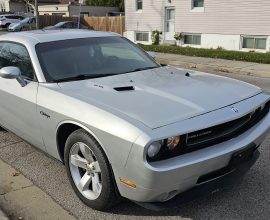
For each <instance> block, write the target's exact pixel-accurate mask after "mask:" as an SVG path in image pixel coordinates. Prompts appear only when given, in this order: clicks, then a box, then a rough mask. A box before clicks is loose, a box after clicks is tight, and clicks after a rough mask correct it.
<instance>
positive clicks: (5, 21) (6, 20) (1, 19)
mask: <svg viewBox="0 0 270 220" xmlns="http://www.w3.org/2000/svg"><path fill="white" fill-rule="evenodd" d="M21 20H23V17H22V16H20V15H15V14H7V15H1V16H0V26H1V27H2V28H7V27H8V26H9V25H10V24H12V23H18V22H20V21H21Z"/></svg>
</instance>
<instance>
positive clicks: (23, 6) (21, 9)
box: [0, 0, 65, 14]
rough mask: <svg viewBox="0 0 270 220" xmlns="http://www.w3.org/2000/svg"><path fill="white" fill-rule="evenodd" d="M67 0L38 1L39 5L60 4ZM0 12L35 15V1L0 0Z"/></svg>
mask: <svg viewBox="0 0 270 220" xmlns="http://www.w3.org/2000/svg"><path fill="white" fill-rule="evenodd" d="M61 1H65V0H38V4H39V5H47V4H59V3H60V2H61ZM0 12H15V13H16V14H24V13H32V14H34V5H33V1H24V0H0Z"/></svg>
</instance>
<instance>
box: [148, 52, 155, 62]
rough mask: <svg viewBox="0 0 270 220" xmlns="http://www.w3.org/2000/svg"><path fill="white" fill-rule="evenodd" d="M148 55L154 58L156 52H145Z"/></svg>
mask: <svg viewBox="0 0 270 220" xmlns="http://www.w3.org/2000/svg"><path fill="white" fill-rule="evenodd" d="M147 53H148V55H149V56H150V57H152V58H153V59H154V60H155V59H156V53H155V52H151V51H149V52H147Z"/></svg>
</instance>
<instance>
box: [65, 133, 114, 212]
mask: <svg viewBox="0 0 270 220" xmlns="http://www.w3.org/2000/svg"><path fill="white" fill-rule="evenodd" d="M65 165H66V170H67V174H68V177H69V180H70V182H71V185H72V188H73V189H74V191H75V193H76V194H77V196H78V197H79V198H80V199H81V200H82V201H83V202H84V203H85V204H86V205H88V206H90V207H92V208H94V209H97V210H107V209H109V208H111V207H112V206H113V205H114V204H116V202H117V201H118V198H119V196H118V193H117V189H116V186H115V183H114V177H113V173H112V170H111V167H110V164H109V162H108V159H107V157H106V155H105V153H104V152H103V150H102V149H101V147H100V146H99V144H98V143H97V141H96V140H95V139H94V138H93V137H92V136H91V135H90V134H88V133H87V132H86V131H84V130H83V129H80V130H77V131H74V132H73V133H72V134H71V135H70V136H69V137H68V139H67V142H66V145H65Z"/></svg>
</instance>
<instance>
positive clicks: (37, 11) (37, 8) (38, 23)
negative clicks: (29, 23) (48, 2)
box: [35, 0, 39, 30]
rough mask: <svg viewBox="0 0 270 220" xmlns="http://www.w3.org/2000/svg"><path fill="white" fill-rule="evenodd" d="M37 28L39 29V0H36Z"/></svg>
mask: <svg viewBox="0 0 270 220" xmlns="http://www.w3.org/2000/svg"><path fill="white" fill-rule="evenodd" d="M35 15H36V29H37V30H38V29H39V14H38V0H35Z"/></svg>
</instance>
